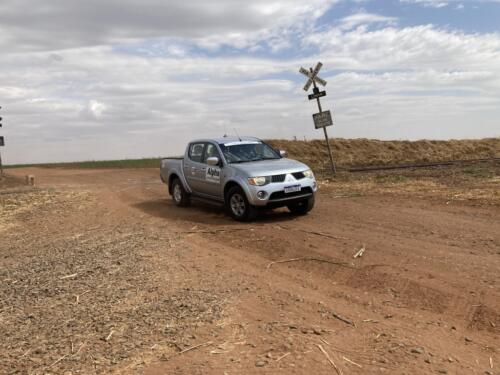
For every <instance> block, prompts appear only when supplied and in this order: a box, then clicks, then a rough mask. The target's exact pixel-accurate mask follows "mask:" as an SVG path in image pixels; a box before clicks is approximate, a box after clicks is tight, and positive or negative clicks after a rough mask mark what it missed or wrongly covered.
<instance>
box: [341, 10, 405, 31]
mask: <svg viewBox="0 0 500 375" xmlns="http://www.w3.org/2000/svg"><path fill="white" fill-rule="evenodd" d="M397 20H398V19H397V18H396V17H387V16H382V15H379V14H372V13H364V12H361V13H354V14H351V15H349V16H347V17H344V18H342V20H341V22H340V24H341V26H340V28H341V29H343V30H349V29H352V28H353V27H355V26H359V25H369V24H374V23H376V24H384V25H392V24H395V23H396V22H397Z"/></svg>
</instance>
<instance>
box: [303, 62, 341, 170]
mask: <svg viewBox="0 0 500 375" xmlns="http://www.w3.org/2000/svg"><path fill="white" fill-rule="evenodd" d="M322 66H323V64H322V63H320V62H318V63H317V64H316V67H315V68H314V69H313V68H309V70H307V69H304V68H302V67H301V68H300V70H299V72H300V73H302V74H303V75H305V76H306V77H307V82H306V84H305V85H304V91H306V92H307V91H309V89H310V88H311V85H312V86H313V93H312V94H310V95H308V96H307V97H308V98H309V100H314V99H316V102H317V103H318V109H319V112H318V113H315V114H313V120H314V127H315V128H316V129H320V128H323V133H324V134H325V140H326V147H327V148H328V155H329V156H330V164H331V167H332V173H333V174H335V173H337V170H336V168H335V163H334V162H333V156H332V150H331V148H330V140H329V138H328V132H327V131H326V127H327V126H331V125H333V121H332V114H331V113H330V111H323V110H322V108H321V102H320V100H319V98H321V97H323V96H326V92H325V91H319V88H318V86H317V85H316V84H320V85H321V86H323V87H324V86H326V81H325V80H324V79H321V78H320V77H318V73H319V71H320V69H321V67H322Z"/></svg>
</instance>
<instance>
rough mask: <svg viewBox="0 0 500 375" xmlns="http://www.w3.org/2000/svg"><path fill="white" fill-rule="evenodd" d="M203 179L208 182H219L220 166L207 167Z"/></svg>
mask: <svg viewBox="0 0 500 375" xmlns="http://www.w3.org/2000/svg"><path fill="white" fill-rule="evenodd" d="M205 179H206V180H207V181H208V182H214V183H216V184H220V168H217V167H208V168H207V173H206V175H205Z"/></svg>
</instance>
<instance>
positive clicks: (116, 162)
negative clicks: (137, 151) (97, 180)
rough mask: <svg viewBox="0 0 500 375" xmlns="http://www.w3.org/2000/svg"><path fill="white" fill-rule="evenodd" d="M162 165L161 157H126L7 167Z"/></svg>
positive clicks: (136, 166)
mask: <svg viewBox="0 0 500 375" xmlns="http://www.w3.org/2000/svg"><path fill="white" fill-rule="evenodd" d="M159 165H160V158H147V159H124V160H88V161H78V162H71V163H47V164H15V165H8V166H5V168H24V167H41V168H90V169H94V168H157V167H159Z"/></svg>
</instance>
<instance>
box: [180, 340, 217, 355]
mask: <svg viewBox="0 0 500 375" xmlns="http://www.w3.org/2000/svg"><path fill="white" fill-rule="evenodd" d="M208 345H212V341H207V342H204V343H203V344H198V345H195V346H192V347H190V348H187V349H184V350H182V351H180V352H179V353H178V354H179V355H181V354H183V353H186V352H189V351H190V350H194V349H198V348H201V347H202V346H208Z"/></svg>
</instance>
